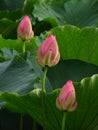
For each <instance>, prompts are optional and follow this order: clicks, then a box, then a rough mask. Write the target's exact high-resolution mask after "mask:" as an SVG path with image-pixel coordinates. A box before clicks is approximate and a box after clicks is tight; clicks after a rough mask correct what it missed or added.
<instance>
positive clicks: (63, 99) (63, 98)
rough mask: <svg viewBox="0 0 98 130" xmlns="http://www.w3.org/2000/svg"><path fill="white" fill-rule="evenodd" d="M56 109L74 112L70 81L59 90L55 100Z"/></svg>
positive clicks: (73, 95) (74, 98)
mask: <svg viewBox="0 0 98 130" xmlns="http://www.w3.org/2000/svg"><path fill="white" fill-rule="evenodd" d="M56 105H57V107H58V109H60V110H63V111H74V110H75V109H76V107H77V102H76V95H75V89H74V86H73V84H72V81H71V80H68V81H67V83H66V84H65V85H64V86H63V88H62V89H61V92H60V94H59V96H58V97H57V99H56Z"/></svg>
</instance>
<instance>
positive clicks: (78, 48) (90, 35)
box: [51, 25, 98, 65]
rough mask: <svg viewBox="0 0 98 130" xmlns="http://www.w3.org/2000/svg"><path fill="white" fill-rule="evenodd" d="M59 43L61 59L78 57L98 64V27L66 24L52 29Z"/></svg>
mask: <svg viewBox="0 0 98 130" xmlns="http://www.w3.org/2000/svg"><path fill="white" fill-rule="evenodd" d="M51 33H53V34H54V35H55V36H56V39H57V41H58V44H59V49H60V54H61V59H63V60H64V59H77V60H81V61H85V62H87V63H91V64H95V65H98V60H97V57H98V51H97V50H98V30H97V28H92V27H85V28H82V29H80V28H78V27H76V26H71V25H65V26H61V27H57V28H53V29H52V30H51Z"/></svg>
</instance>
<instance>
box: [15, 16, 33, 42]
mask: <svg viewBox="0 0 98 130" xmlns="http://www.w3.org/2000/svg"><path fill="white" fill-rule="evenodd" d="M33 36H34V32H33V30H32V24H31V21H30V18H29V16H24V18H23V19H22V21H21V22H20V24H19V26H18V28H17V38H18V39H21V40H30V39H31V38H32V37H33Z"/></svg>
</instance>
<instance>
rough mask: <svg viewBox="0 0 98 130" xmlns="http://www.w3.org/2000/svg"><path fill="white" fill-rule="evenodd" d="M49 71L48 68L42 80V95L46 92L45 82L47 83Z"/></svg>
mask: <svg viewBox="0 0 98 130" xmlns="http://www.w3.org/2000/svg"><path fill="white" fill-rule="evenodd" d="M47 70H48V68H47V67H45V69H44V75H43V79H42V93H43V92H44V91H45V81H46V75H47Z"/></svg>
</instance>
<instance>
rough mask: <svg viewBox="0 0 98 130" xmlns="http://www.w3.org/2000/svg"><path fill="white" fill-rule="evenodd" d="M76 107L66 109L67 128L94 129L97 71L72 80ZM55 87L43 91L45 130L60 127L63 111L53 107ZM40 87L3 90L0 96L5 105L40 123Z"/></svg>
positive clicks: (97, 102) (96, 123) (97, 111)
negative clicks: (24, 92)
mask: <svg viewBox="0 0 98 130" xmlns="http://www.w3.org/2000/svg"><path fill="white" fill-rule="evenodd" d="M74 85H75V89H76V96H77V102H78V107H77V109H76V111H74V112H70V113H67V118H66V127H67V129H69V130H78V129H79V130H92V129H94V130H97V126H98V109H97V108H98V100H97V98H98V92H97V91H98V75H93V76H92V77H91V78H86V79H83V80H82V81H81V82H80V83H74ZM59 91H60V90H59V89H57V90H55V91H53V92H52V93H47V94H45V104H44V105H45V114H46V128H47V130H50V129H51V130H54V129H57V130H60V129H61V121H62V115H63V113H62V112H61V111H59V110H58V109H57V108H56V105H55V100H56V97H57V95H58V93H59ZM40 94H41V93H40V90H38V89H35V90H33V91H32V92H30V93H29V94H27V95H24V96H20V95H18V94H17V93H13V94H10V93H8V92H4V93H2V94H1V95H0V99H2V100H4V101H6V107H8V108H9V109H11V110H13V111H16V112H19V113H24V114H29V115H30V116H31V117H33V118H34V119H35V120H36V121H38V122H39V123H40V124H41V125H43V114H42V112H43V111H42V103H41V95H40Z"/></svg>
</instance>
